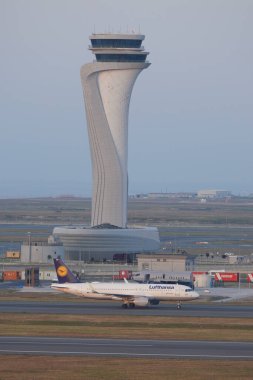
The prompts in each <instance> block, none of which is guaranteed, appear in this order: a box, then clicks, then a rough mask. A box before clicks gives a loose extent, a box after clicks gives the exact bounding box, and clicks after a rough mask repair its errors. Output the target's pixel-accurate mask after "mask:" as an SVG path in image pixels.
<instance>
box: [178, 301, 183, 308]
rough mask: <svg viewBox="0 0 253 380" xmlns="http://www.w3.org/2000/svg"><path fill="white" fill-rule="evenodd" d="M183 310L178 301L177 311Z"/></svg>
mask: <svg viewBox="0 0 253 380" xmlns="http://www.w3.org/2000/svg"><path fill="white" fill-rule="evenodd" d="M181 308H182V305H181V302H180V301H178V303H177V310H180V309H181Z"/></svg>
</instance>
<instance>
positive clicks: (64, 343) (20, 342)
mask: <svg viewBox="0 0 253 380" xmlns="http://www.w3.org/2000/svg"><path fill="white" fill-rule="evenodd" d="M0 343H1V342H0ZM5 343H7V344H31V343H32V344H35V343H34V341H27V342H26V341H18V342H15V341H12V342H5ZM36 343H37V344H38V345H51V346H52V345H61V346H67V345H73V344H74V345H78V346H82V345H85V346H106V347H108V346H114V347H117V346H119V347H121V346H127V347H153V346H154V345H153V344H135V345H132V344H125V343H124V342H123V343H87V342H80V343H79V342H62V343H58V342H57V343H55V342H36ZM0 351H1V350H0Z"/></svg>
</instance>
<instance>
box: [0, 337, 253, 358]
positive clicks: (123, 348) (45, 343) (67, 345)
mask: <svg viewBox="0 0 253 380" xmlns="http://www.w3.org/2000/svg"><path fill="white" fill-rule="evenodd" d="M0 354H27V355H68V356H69V355H70V356H82V355H83V356H87V355H90V356H114V357H153V358H192V359H204V358H205V359H218V358H219V359H230V360H231V359H248V360H252V359H253V342H249V343H246V342H216V341H215V342H210V341H174V340H171V341H170V340H164V341H163V340H127V339H80V338H48V337H45V338H41V337H1V338H0Z"/></svg>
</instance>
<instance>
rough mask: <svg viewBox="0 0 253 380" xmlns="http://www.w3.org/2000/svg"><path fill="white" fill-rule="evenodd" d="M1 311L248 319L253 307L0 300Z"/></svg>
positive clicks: (252, 313)
mask: <svg viewBox="0 0 253 380" xmlns="http://www.w3.org/2000/svg"><path fill="white" fill-rule="evenodd" d="M0 312H1V313H30V314H33V313H35V314H75V315H80V314H81V315H82V314H83V315H92V314H95V315H135V316H136V315H140V316H143V315H146V316H168V317H173V316H176V317H177V316H183V317H223V318H252V315H253V306H241V305H228V304H226V303H225V304H220V303H218V304H216V303H212V304H208V305H201V304H198V303H188V304H183V305H182V309H181V310H177V309H176V307H175V304H173V303H161V304H160V305H158V306H150V307H145V308H135V309H122V308H121V304H120V303H117V302H110V301H105V302H103V301H98V302H87V301H84V302H62V301H55V302H43V301H0Z"/></svg>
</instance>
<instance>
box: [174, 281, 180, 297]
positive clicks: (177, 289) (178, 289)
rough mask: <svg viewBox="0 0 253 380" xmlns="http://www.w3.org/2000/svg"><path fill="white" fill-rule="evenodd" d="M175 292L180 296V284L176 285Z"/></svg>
mask: <svg viewBox="0 0 253 380" xmlns="http://www.w3.org/2000/svg"><path fill="white" fill-rule="evenodd" d="M175 294H176V297H179V296H180V288H179V286H178V284H176V285H175Z"/></svg>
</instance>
